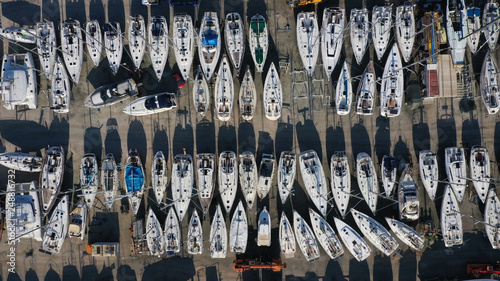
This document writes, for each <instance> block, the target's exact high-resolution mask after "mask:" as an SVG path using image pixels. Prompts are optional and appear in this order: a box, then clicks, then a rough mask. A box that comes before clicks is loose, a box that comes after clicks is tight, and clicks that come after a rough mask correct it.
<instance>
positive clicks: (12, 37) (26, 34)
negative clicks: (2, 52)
mask: <svg viewBox="0 0 500 281" xmlns="http://www.w3.org/2000/svg"><path fill="white" fill-rule="evenodd" d="M0 37H3V38H5V39H7V40H9V41H11V42H14V43H24V44H36V42H37V32H36V30H35V29H32V28H25V27H17V26H11V27H5V28H2V27H1V24H0Z"/></svg>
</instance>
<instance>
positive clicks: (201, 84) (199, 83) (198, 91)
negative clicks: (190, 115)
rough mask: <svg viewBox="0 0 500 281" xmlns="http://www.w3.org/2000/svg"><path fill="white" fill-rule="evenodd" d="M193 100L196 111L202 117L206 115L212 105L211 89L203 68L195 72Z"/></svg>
mask: <svg viewBox="0 0 500 281" xmlns="http://www.w3.org/2000/svg"><path fill="white" fill-rule="evenodd" d="M193 100H194V108H195V109H196V113H198V115H199V116H200V117H201V118H203V117H205V115H206V114H207V111H208V108H209V107H210V90H209V89H208V84H207V81H206V80H205V76H204V75H203V72H202V71H201V68H198V70H197V71H196V73H195V74H194V86H193Z"/></svg>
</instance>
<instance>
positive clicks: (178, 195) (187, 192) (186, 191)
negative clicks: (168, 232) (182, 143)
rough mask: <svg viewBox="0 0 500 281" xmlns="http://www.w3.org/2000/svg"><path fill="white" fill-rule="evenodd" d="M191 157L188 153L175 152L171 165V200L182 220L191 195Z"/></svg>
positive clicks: (192, 179)
mask: <svg viewBox="0 0 500 281" xmlns="http://www.w3.org/2000/svg"><path fill="white" fill-rule="evenodd" d="M193 177H194V174H193V158H192V157H191V155H189V154H177V155H176V156H175V157H174V163H173V165H172V182H171V184H170V186H171V187H172V200H173V201H174V206H175V210H176V211H177V217H178V218H179V221H180V222H182V220H183V219H184V216H185V215H186V213H187V210H188V207H189V203H190V202H191V196H192V195H193V184H194V178H193Z"/></svg>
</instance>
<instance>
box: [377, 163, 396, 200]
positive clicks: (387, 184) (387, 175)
mask: <svg viewBox="0 0 500 281" xmlns="http://www.w3.org/2000/svg"><path fill="white" fill-rule="evenodd" d="M398 164H399V161H398V159H396V158H395V157H393V156H389V155H384V157H383V158H382V163H381V164H380V173H381V174H382V186H383V187H384V192H385V196H386V197H389V198H390V197H391V195H392V191H393V190H394V185H395V184H396V176H397V174H398Z"/></svg>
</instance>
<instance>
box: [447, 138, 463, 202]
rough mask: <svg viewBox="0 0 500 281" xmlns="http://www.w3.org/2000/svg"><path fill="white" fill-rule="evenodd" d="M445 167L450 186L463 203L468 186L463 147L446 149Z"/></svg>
mask: <svg viewBox="0 0 500 281" xmlns="http://www.w3.org/2000/svg"><path fill="white" fill-rule="evenodd" d="M445 168H446V176H447V177H448V181H449V183H450V186H451V187H452V188H453V191H454V192H455V195H456V196H457V199H458V202H459V203H461V202H462V199H463V198H464V193H465V188H466V187H467V170H466V167H465V152H464V149H463V148H461V147H448V148H446V149H445Z"/></svg>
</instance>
